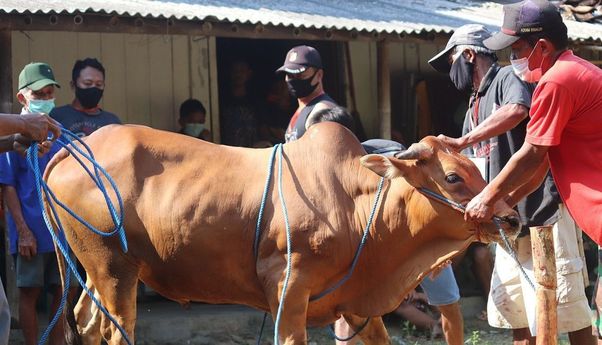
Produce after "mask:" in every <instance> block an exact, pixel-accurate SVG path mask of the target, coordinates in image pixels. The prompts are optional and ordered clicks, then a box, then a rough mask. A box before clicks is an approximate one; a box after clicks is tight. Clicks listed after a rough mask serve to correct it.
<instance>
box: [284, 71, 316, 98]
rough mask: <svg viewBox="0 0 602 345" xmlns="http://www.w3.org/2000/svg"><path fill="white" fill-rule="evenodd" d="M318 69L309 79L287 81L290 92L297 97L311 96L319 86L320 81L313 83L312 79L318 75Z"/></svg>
mask: <svg viewBox="0 0 602 345" xmlns="http://www.w3.org/2000/svg"><path fill="white" fill-rule="evenodd" d="M316 73H318V71H315V72H314V74H313V75H312V76H311V77H309V78H307V79H289V80H287V81H286V85H287V86H288V92H289V93H290V94H291V95H292V96H293V97H295V98H303V97H307V96H309V95H310V94H311V93H312V92H314V90H315V89H316V87H318V83H316V84H315V85H311V80H312V79H313V78H314V77H315V76H316Z"/></svg>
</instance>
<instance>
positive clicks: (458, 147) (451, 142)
mask: <svg viewBox="0 0 602 345" xmlns="http://www.w3.org/2000/svg"><path fill="white" fill-rule="evenodd" d="M437 139H439V140H441V141H442V142H443V143H444V144H446V145H447V146H449V147H451V148H452V150H454V151H457V152H460V151H462V150H463V149H464V148H466V144H465V143H464V140H463V139H462V138H451V137H448V136H446V135H443V134H439V136H437Z"/></svg>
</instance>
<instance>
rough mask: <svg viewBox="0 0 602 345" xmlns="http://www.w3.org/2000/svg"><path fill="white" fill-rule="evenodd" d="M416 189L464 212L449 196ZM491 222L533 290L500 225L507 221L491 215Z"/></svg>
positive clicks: (532, 285) (533, 285)
mask: <svg viewBox="0 0 602 345" xmlns="http://www.w3.org/2000/svg"><path fill="white" fill-rule="evenodd" d="M418 191H419V192H420V193H422V194H424V195H426V196H427V197H430V198H432V199H435V200H437V201H439V202H442V203H443V204H445V205H448V206H450V207H451V208H453V209H455V210H457V211H460V212H461V213H465V212H466V208H465V207H464V205H462V204H460V203H458V202H455V201H453V200H451V199H449V198H446V197H444V196H443V195H441V194H438V193H435V192H433V191H432V190H430V189H428V188H424V187H420V188H418ZM492 221H493V224H495V226H496V227H497V229H498V232H499V233H500V237H501V238H502V241H503V242H504V246H505V247H506V248H505V249H506V252H508V254H510V256H511V257H512V259H514V261H515V262H516V265H517V266H518V268H519V269H520V271H521V273H522V275H523V276H524V277H525V279H526V280H527V283H529V285H530V286H531V288H533V290H535V284H534V283H533V281H532V280H531V278H529V275H528V274H527V272H526V271H525V268H524V267H523V265H522V264H521V263H520V261H519V260H518V254H517V253H516V251H515V250H514V248H513V247H512V245H510V240H509V239H508V236H507V235H506V233H505V232H504V228H503V227H502V223H504V222H505V223H508V222H509V221H508V220H506V219H504V218H502V217H498V216H493V218H492Z"/></svg>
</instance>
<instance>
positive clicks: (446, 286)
mask: <svg viewBox="0 0 602 345" xmlns="http://www.w3.org/2000/svg"><path fill="white" fill-rule="evenodd" d="M420 286H421V287H422V290H423V291H424V293H425V294H426V298H427V299H428V302H429V304H430V305H434V306H441V305H448V304H452V303H456V302H458V301H459V300H460V290H459V289H458V284H457V283H456V277H454V271H453V270H452V267H451V265H447V266H445V268H443V269H442V270H441V272H440V273H439V274H438V275H437V276H436V277H435V278H434V279H432V278H431V276H430V275H428V276H427V277H425V278H424V279H423V280H422V282H420Z"/></svg>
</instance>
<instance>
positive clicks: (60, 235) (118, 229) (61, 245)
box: [27, 128, 132, 345]
mask: <svg viewBox="0 0 602 345" xmlns="http://www.w3.org/2000/svg"><path fill="white" fill-rule="evenodd" d="M61 131H62V133H63V134H62V135H61V137H60V138H57V140H56V141H55V143H54V145H59V146H61V147H63V148H65V149H66V150H67V151H68V152H69V153H70V154H71V155H72V156H73V157H74V158H75V159H76V160H77V162H79V164H80V165H81V166H82V167H83V169H84V170H85V171H86V172H87V173H88V175H89V176H90V177H91V178H92V180H93V181H94V183H95V184H96V186H97V187H98V189H99V190H100V191H101V192H102V194H103V196H104V198H105V201H106V203H107V207H108V209H109V213H110V215H111V218H112V220H113V223H114V225H115V229H114V230H113V231H111V232H102V231H100V230H98V229H96V228H95V227H93V226H92V225H91V224H89V223H88V222H86V221H85V220H84V219H83V218H81V217H80V216H79V215H77V214H76V213H75V212H74V211H73V210H71V209H70V208H69V207H67V206H66V205H65V204H63V203H61V202H60V201H59V200H58V198H57V197H56V196H55V194H54V193H53V192H52V191H51V190H50V188H49V187H48V185H47V184H46V182H45V181H44V180H43V177H42V173H41V172H40V165H39V163H38V152H39V146H38V143H36V142H34V143H32V145H31V146H30V148H29V149H28V150H27V164H28V166H29V168H30V169H32V171H33V174H34V178H35V183H36V190H37V194H38V201H39V203H40V207H41V209H42V217H43V219H44V222H45V223H46V227H47V228H48V232H49V233H50V236H51V237H52V240H53V241H54V243H55V244H56V247H57V248H58V249H59V250H60V252H61V254H62V256H63V259H64V260H65V262H66V263H67V266H68V268H69V269H68V270H67V271H66V272H65V286H64V290H63V294H62V296H61V301H60V304H59V307H58V309H57V312H56V314H55V315H54V317H53V319H52V321H51V322H50V324H49V325H48V327H47V328H46V330H45V331H44V333H43V334H42V336H41V338H40V340H39V342H38V344H40V345H41V344H45V343H46V342H47V341H48V337H49V335H50V332H51V331H52V329H53V328H54V326H55V325H56V323H57V322H58V320H59V318H60V315H61V313H62V312H63V309H64V308H65V304H66V301H67V295H68V291H69V286H70V280H71V279H70V276H71V275H70V273H69V271H71V272H72V273H73V275H74V276H75V278H76V279H77V281H78V283H79V284H80V285H81V286H82V288H83V289H84V291H86V293H87V294H88V296H90V298H91V300H92V301H93V302H94V303H95V304H96V305H97V306H98V308H99V309H100V310H101V311H102V312H103V313H104V314H105V315H106V316H107V318H108V319H109V320H110V321H111V322H112V323H113V324H114V325H115V326H116V328H117V329H118V330H119V332H120V333H121V335H122V336H123V338H124V340H125V341H126V343H127V344H128V345H132V342H131V341H130V339H129V337H128V335H127V333H126V331H125V330H124V329H123V327H121V325H119V323H118V322H117V320H115V318H114V317H113V316H111V314H110V313H109V312H108V311H107V310H106V308H105V307H104V306H103V305H102V304H101V303H100V302H99V301H98V300H97V299H96V297H94V294H93V293H92V292H91V291H90V290H89V288H88V287H87V285H86V283H85V282H84V280H83V278H82V277H81V276H80V274H79V272H78V271H77V265H76V264H75V263H74V262H73V260H72V259H71V256H70V255H69V244H68V243H67V239H66V237H65V232H64V229H63V225H62V223H61V221H60V219H59V217H58V212H57V209H56V206H55V204H57V205H59V206H60V207H61V208H63V209H64V210H65V211H66V212H67V213H69V214H70V215H71V216H72V217H74V218H75V219H76V220H77V221H79V222H80V223H82V224H83V225H84V226H86V228H88V229H90V230H91V231H93V232H94V233H96V234H98V235H101V236H112V235H114V234H118V235H119V237H120V243H121V247H122V249H123V251H124V252H127V250H128V246H127V239H126V236H125V230H124V228H123V218H124V211H123V210H124V207H123V200H122V198H121V195H120V193H119V190H118V188H117V185H116V183H115V181H114V180H113V179H112V178H111V176H110V175H109V174H108V173H107V171H106V170H105V169H103V168H102V167H101V166H100V165H99V164H98V163H97V162H96V160H95V159H94V155H93V153H92V150H91V149H90V147H89V146H88V145H87V144H86V143H84V142H83V141H82V140H81V139H80V138H79V137H77V135H75V134H73V133H72V132H70V131H69V130H67V129H65V128H61ZM75 141H77V142H78V143H79V144H81V145H82V146H83V147H84V148H85V149H86V151H87V152H84V151H83V150H82V149H80V148H79V147H78V146H77V145H75V144H74V142H75ZM76 153H77V154H79V155H80V156H82V157H83V158H85V159H86V160H88V161H89V162H90V163H92V165H93V167H94V174H92V172H91V171H90V169H88V167H86V165H85V163H84V162H83V160H82V159H81V158H80V157H78V155H77V154H76ZM101 174H102V175H103V176H104V177H105V178H106V179H107V181H108V182H109V184H110V185H111V188H112V189H113V192H114V194H115V195H116V198H117V202H118V206H119V212H117V210H116V208H115V205H114V204H113V202H112V200H111V198H110V195H109V193H108V191H107V188H106V187H105V185H104V182H103V181H102V178H101ZM44 196H45V197H46V201H47V203H48V206H49V208H50V211H51V213H52V216H53V218H54V219H55V221H56V225H57V231H56V232H55V231H54V227H53V225H52V222H51V221H50V217H49V215H48V212H47V209H46V208H45V207H44Z"/></svg>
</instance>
